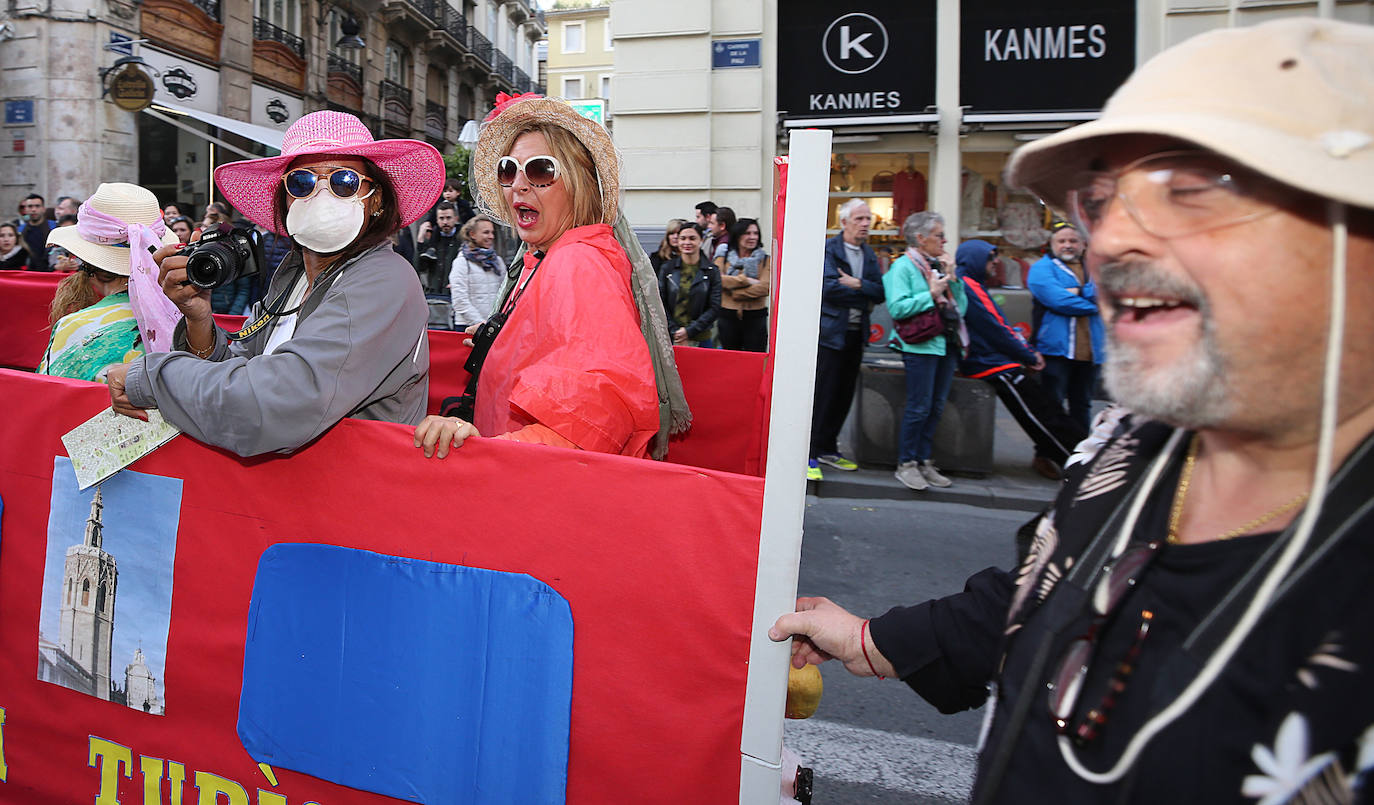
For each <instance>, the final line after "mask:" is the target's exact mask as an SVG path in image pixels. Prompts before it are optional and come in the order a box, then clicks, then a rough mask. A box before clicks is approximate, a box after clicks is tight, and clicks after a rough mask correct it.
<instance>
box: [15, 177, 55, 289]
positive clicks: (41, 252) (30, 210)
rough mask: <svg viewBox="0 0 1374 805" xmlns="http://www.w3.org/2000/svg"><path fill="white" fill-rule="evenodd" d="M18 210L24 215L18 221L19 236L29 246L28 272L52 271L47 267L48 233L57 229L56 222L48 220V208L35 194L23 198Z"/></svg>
mask: <svg viewBox="0 0 1374 805" xmlns="http://www.w3.org/2000/svg"><path fill="white" fill-rule="evenodd" d="M19 210H20V211H21V212H23V213H24V218H23V219H21V220H20V221H19V236H20V237H22V238H23V239H24V242H25V243H27V244H28V245H29V270H30V271H52V268H51V267H50V266H49V265H48V233H49V232H51V231H52V230H53V229H56V228H57V222H56V221H53V220H50V219H49V218H48V207H47V205H46V204H45V203H44V201H43V197H42V196H40V195H38V194H37V193H30V194H28V195H27V196H25V197H24V200H23V201H22V202H20V204H19Z"/></svg>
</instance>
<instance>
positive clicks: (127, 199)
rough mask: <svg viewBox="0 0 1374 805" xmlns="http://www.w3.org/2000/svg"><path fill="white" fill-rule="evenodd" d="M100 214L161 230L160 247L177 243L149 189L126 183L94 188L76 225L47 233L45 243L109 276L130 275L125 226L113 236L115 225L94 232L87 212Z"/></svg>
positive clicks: (107, 183) (82, 206) (127, 222)
mask: <svg viewBox="0 0 1374 805" xmlns="http://www.w3.org/2000/svg"><path fill="white" fill-rule="evenodd" d="M88 208H90V209H93V210H95V211H96V212H99V213H103V214H104V215H105V216H108V218H113V219H117V220H118V221H122V222H124V223H125V224H126V225H127V224H143V225H145V226H148V227H150V228H152V229H153V230H154V231H156V230H158V229H162V230H163V234H162V236H161V239H162V245H164V246H170V245H172V244H173V243H177V242H178V239H177V235H176V233H175V232H173V231H172V230H170V229H167V228H166V227H165V226H164V225H163V223H162V205H160V204H158V203H157V196H155V195H153V192H152V191H151V190H148V189H146V188H143V187H139V186H138V185H136V184H128V183H125V182H106V183H104V184H102V185H100V186H99V187H97V188H96V189H95V195H93V196H91V197H90V198H88V199H86V203H85V204H82V205H81V211H80V212H79V213H78V214H77V223H76V226H59V227H57V228H56V229H53V230H52V231H50V232H48V243H49V244H50V245H54V246H61V247H62V248H64V249H66V250H67V251H69V252H71V253H72V254H74V255H76V256H77V257H80V258H81V259H82V261H84V262H86V263H89V264H90V265H93V266H95V267H96V268H100V269H104V270H105V271H108V272H110V273H111V274H119V275H120V276H124V277H127V276H129V236H128V232H127V226H126V227H125V231H124V232H123V233H121V234H115V233H114V232H113V230H112V227H114V226H115V225H114V224H113V223H111V222H108V221H107V222H106V226H105V227H104V228H103V229H102V230H101V234H95V232H94V231H93V227H94V222H93V221H87V220H86V218H87V217H91V218H94V216H88V214H87V209H88Z"/></svg>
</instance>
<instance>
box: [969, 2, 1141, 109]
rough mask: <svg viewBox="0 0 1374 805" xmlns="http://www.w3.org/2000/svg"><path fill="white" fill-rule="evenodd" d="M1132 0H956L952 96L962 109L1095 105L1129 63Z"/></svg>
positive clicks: (1131, 54)
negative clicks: (1040, 0) (957, 66)
mask: <svg viewBox="0 0 1374 805" xmlns="http://www.w3.org/2000/svg"><path fill="white" fill-rule="evenodd" d="M1135 6H1136V4H1135V0H1059V2H1056V3H1054V4H1053V5H1044V4H1037V5H1032V4H1027V3H1025V2H1024V0H978V1H977V2H972V0H964V2H963V3H962V4H961V8H962V16H961V19H960V28H961V30H962V32H963V33H962V40H963V41H962V43H961V51H960V61H961V74H960V76H959V100H960V103H962V104H963V105H964V106H965V107H968V109H969V111H971V112H974V113H977V112H1026V111H1070V110H1095V109H1100V108H1102V105H1103V104H1104V103H1105V102H1106V100H1107V98H1108V96H1110V95H1111V93H1112V91H1113V90H1114V89H1116V87H1117V86H1119V85H1120V84H1121V82H1122V81H1124V80H1125V79H1126V76H1128V75H1130V73H1131V70H1132V69H1134V67H1135Z"/></svg>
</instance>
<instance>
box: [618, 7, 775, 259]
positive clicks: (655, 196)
mask: <svg viewBox="0 0 1374 805" xmlns="http://www.w3.org/2000/svg"><path fill="white" fill-rule="evenodd" d="M790 6H791V3H790V2H787V3H779V2H777V0H708V2H705V3H699V4H696V5H692V6H665V4H663V3H662V2H658V0H614V2H612V3H611V15H610V23H611V29H612V34H613V45H614V52H615V62H614V63H615V78H614V80H613V82H612V84H613V93H614V97H613V99H612V103H611V113H612V114H613V115H614V118H615V142H616V146H617V147H618V148H619V149H620V152H621V154H622V155H623V156H624V160H625V164H624V169H623V171H622V172H621V181H622V183H623V185H624V187H625V209H626V214H627V216H628V217H629V218H630V222H631V223H632V224H633V225H635V226H636V227H662V226H663V225H664V223H665V222H666V221H667V220H668V219H669V218H691V217H692V213H693V207H694V206H695V205H696V204H697V203H698V202H701V201H705V200H708V199H709V200H711V201H714V202H715V203H716V204H718V205H721V206H726V207H731V208H732V209H734V210H735V213H736V214H737V215H739V216H740V217H756V218H759V219H760V221H761V222H762V223H763V225H764V229H765V232H764V239H765V242H766V240H767V238H768V237H769V232H771V231H772V225H771V219H772V207H773V203H772V184H773V157H774V156H775V154H776V151H777V145H778V136H777V121H776V110H777V103H776V89H777V82H776V75H777V64H776V50H777V42H778V39H777V36H776V34H775V31H774V29H775V27H776V26H775V23H776V20H777V18H778V15H779V14H781V13H784V12H783V11H781V10H780V9H782V8H789V7H790ZM727 43H729V44H728V45H727ZM718 47H719V50H718ZM730 52H735V53H739V54H741V58H739V59H731V58H730V57H729V53H730ZM717 54H719V55H717ZM655 240H656V239H655Z"/></svg>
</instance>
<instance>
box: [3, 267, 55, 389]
mask: <svg viewBox="0 0 1374 805" xmlns="http://www.w3.org/2000/svg"><path fill="white" fill-rule="evenodd" d="M67 276H68V275H67V274H66V273H57V272H52V273H48V272H42V271H0V366H10V367H13V368H15V369H37V368H38V364H39V363H40V362H41V361H42V360H43V352H44V350H46V349H47V348H48V338H49V337H51V336H52V329H51V328H50V327H49V326H48V308H49V307H51V306H52V297H53V294H54V293H56V292H57V283H59V282H61V281H62V280H63V279H64V278H66V277H67Z"/></svg>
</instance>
